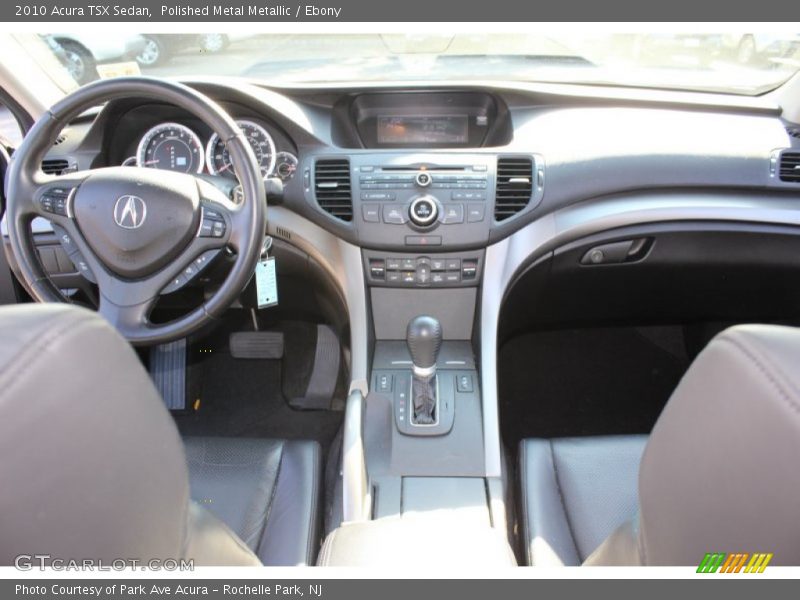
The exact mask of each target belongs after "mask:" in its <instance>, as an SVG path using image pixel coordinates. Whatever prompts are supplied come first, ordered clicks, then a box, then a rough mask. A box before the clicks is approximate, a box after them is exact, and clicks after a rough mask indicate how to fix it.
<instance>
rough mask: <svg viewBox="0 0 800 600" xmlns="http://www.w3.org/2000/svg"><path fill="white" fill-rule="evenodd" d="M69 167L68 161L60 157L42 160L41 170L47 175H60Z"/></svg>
mask: <svg viewBox="0 0 800 600" xmlns="http://www.w3.org/2000/svg"><path fill="white" fill-rule="evenodd" d="M67 169H69V162H68V161H66V160H63V159H60V158H57V159H53V160H43V161H42V171H44V172H45V173H47V174H48V175H61V174H62V173H64V171H66V170H67Z"/></svg>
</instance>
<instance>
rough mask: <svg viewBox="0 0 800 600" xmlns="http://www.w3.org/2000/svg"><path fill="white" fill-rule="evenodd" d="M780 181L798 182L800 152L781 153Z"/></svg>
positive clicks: (799, 176)
mask: <svg viewBox="0 0 800 600" xmlns="http://www.w3.org/2000/svg"><path fill="white" fill-rule="evenodd" d="M779 174H780V178H781V181H789V182H792V183H800V152H784V153H783V154H781V166H780V171H779Z"/></svg>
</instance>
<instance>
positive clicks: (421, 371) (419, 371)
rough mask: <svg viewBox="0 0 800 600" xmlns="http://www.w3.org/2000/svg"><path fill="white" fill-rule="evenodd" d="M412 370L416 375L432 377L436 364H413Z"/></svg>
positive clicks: (434, 373)
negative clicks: (424, 365) (425, 365)
mask: <svg viewBox="0 0 800 600" xmlns="http://www.w3.org/2000/svg"><path fill="white" fill-rule="evenodd" d="M412 364H413V362H412ZM413 371H414V375H416V376H417V377H432V376H434V375H436V365H433V366H430V367H418V366H417V365H414V368H413Z"/></svg>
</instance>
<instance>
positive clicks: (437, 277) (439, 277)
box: [431, 272, 444, 284]
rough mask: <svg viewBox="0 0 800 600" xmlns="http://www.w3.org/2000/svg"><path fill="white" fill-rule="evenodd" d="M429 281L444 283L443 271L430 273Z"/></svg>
mask: <svg viewBox="0 0 800 600" xmlns="http://www.w3.org/2000/svg"><path fill="white" fill-rule="evenodd" d="M431 283H434V284H436V283H444V273H436V272H433V273H431Z"/></svg>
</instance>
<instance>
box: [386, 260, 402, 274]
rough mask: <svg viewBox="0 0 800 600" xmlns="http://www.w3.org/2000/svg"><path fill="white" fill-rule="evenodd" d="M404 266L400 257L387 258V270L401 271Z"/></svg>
mask: <svg viewBox="0 0 800 600" xmlns="http://www.w3.org/2000/svg"><path fill="white" fill-rule="evenodd" d="M401 268H402V267H401V266H400V259H399V258H387V259H386V270H387V271H399V270H400V269H401Z"/></svg>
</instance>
